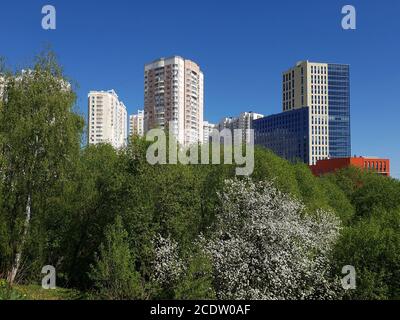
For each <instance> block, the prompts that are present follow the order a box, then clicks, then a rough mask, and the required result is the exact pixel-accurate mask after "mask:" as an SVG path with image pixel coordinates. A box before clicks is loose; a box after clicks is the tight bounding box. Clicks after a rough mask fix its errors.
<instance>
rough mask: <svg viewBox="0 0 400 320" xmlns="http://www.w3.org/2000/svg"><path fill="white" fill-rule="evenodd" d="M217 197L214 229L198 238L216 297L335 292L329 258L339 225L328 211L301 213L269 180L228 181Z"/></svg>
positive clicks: (312, 296)
mask: <svg viewBox="0 0 400 320" xmlns="http://www.w3.org/2000/svg"><path fill="white" fill-rule="evenodd" d="M220 199H221V203H222V206H221V210H220V212H219V215H218V217H217V223H216V226H215V227H216V229H215V232H214V234H213V236H212V237H211V239H205V238H203V239H201V241H200V242H201V243H202V245H203V246H204V250H205V251H206V252H207V253H208V254H209V255H210V256H211V260H212V263H213V269H214V286H215V290H216V294H217V297H218V298H219V299H238V300H239V299H266V300H267V299H268V300H269V299H278V300H281V299H334V298H337V297H338V292H339V291H340V290H339V287H338V281H336V280H334V279H332V278H331V276H330V262H329V257H330V253H331V250H332V247H333V245H334V243H335V241H336V239H337V237H338V235H339V230H340V222H339V220H338V219H337V218H336V217H335V216H334V215H333V214H331V213H330V212H326V211H322V210H319V211H318V212H316V213H315V214H314V215H307V214H305V212H304V211H305V210H304V209H305V208H304V206H303V204H302V203H301V202H299V201H297V200H295V199H291V198H290V197H289V196H287V195H285V194H283V193H281V192H279V191H278V190H277V189H276V188H275V187H274V186H273V184H272V183H270V182H260V183H257V184H256V183H253V182H252V181H251V180H228V181H226V183H225V189H224V191H223V192H222V193H221V194H220Z"/></svg>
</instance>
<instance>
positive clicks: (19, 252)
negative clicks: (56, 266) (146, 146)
mask: <svg viewBox="0 0 400 320" xmlns="http://www.w3.org/2000/svg"><path fill="white" fill-rule="evenodd" d="M4 83H5V86H4V92H3V96H2V102H3V103H2V104H3V105H2V107H1V109H0V136H1V149H0V151H1V158H2V161H1V172H0V174H1V182H2V193H3V203H2V206H1V213H0V214H2V215H3V217H5V220H6V223H7V230H8V232H9V243H10V255H9V256H8V257H6V258H7V261H6V266H7V269H8V270H7V273H8V277H7V278H8V281H9V282H10V283H11V284H12V283H13V282H14V281H15V279H16V277H17V275H18V272H19V270H20V266H21V263H22V260H23V254H24V248H25V247H26V245H27V241H28V239H29V237H30V235H31V232H32V230H31V226H32V220H34V219H40V215H41V213H43V211H44V210H45V207H44V206H43V204H44V203H45V202H46V197H47V196H49V195H50V194H51V193H53V192H54V190H56V188H55V185H56V184H59V183H62V181H63V179H64V178H65V175H66V171H67V168H68V167H69V166H71V164H72V162H73V161H74V159H75V155H77V154H78V152H79V147H80V134H81V131H82V127H83V122H82V119H81V118H80V117H79V116H77V115H76V114H74V113H73V107H74V105H75V99H76V96H75V94H74V92H73V91H72V89H71V86H70V84H69V82H68V81H67V80H66V78H65V77H64V76H63V73H62V70H61V68H60V67H59V65H58V64H57V62H56V59H55V57H54V55H53V54H52V53H46V54H43V55H41V56H39V57H38V58H37V59H36V62H35V64H34V67H33V68H30V69H28V70H21V71H18V72H15V73H12V74H8V75H7V76H6V77H5V81H4Z"/></svg>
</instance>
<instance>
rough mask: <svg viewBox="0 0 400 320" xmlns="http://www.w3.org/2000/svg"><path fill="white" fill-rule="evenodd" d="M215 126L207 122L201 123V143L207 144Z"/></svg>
mask: <svg viewBox="0 0 400 320" xmlns="http://www.w3.org/2000/svg"><path fill="white" fill-rule="evenodd" d="M216 128H217V126H216V125H215V124H212V123H209V122H208V121H203V143H209V142H210V137H211V134H212V131H213V130H214V129H216Z"/></svg>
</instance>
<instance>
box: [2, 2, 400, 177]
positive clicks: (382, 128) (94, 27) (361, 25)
mask: <svg viewBox="0 0 400 320" xmlns="http://www.w3.org/2000/svg"><path fill="white" fill-rule="evenodd" d="M46 4H51V5H54V6H55V7H56V9H57V29H56V30H55V31H45V30H43V29H42V28H41V19H42V16H43V15H42V14H41V9H42V6H43V5H46ZM346 4H352V5H354V6H355V8H356V10H357V30H351V31H345V30H343V29H342V28H341V19H342V14H341V8H342V7H343V6H344V5H346ZM399 16H400V1H398V0H383V1H372V0H363V1H359V0H357V1H356V0H350V1H336V0H329V1H320V0H304V1H298V0H280V1H266V0H260V1H255V0H247V1H234V0H218V1H215V0H214V1H211V0H203V1H194V2H193V1H183V0H178V1H157V0H154V1H136V0H114V1H104V0H100V1H99V0H97V1H95V0H84V1H77V0H68V1H67V0H47V1H37V0H29V1H26V0H13V1H8V0H4V1H2V5H1V11H0V39H1V40H0V55H1V56H5V57H6V58H7V61H8V63H9V64H10V65H11V66H16V67H23V66H25V65H27V64H29V63H30V61H31V59H32V56H33V55H34V54H36V53H38V52H39V51H41V49H43V48H44V47H45V46H46V44H49V43H50V44H51V45H52V47H53V49H54V50H55V51H56V52H57V54H58V56H59V59H60V62H61V63H62V64H63V66H64V69H65V72H66V74H67V75H68V76H69V77H71V78H73V79H75V80H76V81H77V82H78V83H79V85H80V89H79V92H78V93H79V100H78V105H79V107H80V109H81V112H82V113H85V114H86V108H87V107H86V99H87V93H88V91H89V90H91V89H95V90H106V89H115V90H116V91H117V93H118V95H119V96H120V98H121V99H122V100H123V101H124V103H125V104H126V105H127V107H128V111H129V113H133V112H135V111H136V110H137V109H138V107H141V106H142V105H143V66H144V64H145V63H147V62H150V61H153V60H155V59H157V58H159V57H166V56H171V55H181V56H183V57H185V58H188V59H192V60H194V61H196V62H197V63H199V64H200V66H201V68H202V70H203V72H204V74H205V118H206V119H207V120H209V121H211V122H217V121H219V119H220V118H222V117H224V116H231V115H236V114H238V113H239V112H241V111H249V110H252V111H256V112H259V113H263V114H265V115H268V114H272V113H278V112H280V111H281V73H282V71H284V70H286V69H288V68H289V67H291V66H292V65H294V64H295V63H296V62H297V61H299V60H306V59H308V60H311V61H320V62H337V63H346V64H350V65H351V95H352V96H351V107H352V146H353V154H356V155H365V156H380V157H388V158H390V159H391V160H392V174H393V175H394V176H396V177H400V99H399V93H400V41H399V35H400V34H399V33H400V19H399Z"/></svg>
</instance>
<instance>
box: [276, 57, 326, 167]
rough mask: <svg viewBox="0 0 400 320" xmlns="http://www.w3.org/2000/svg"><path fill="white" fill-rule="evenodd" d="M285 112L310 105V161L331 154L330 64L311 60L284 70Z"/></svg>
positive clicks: (313, 161)
mask: <svg viewBox="0 0 400 320" xmlns="http://www.w3.org/2000/svg"><path fill="white" fill-rule="evenodd" d="M282 91H283V111H284V112H287V111H290V110H293V109H299V108H303V107H309V110H310V112H309V117H310V119H309V124H310V125H309V137H310V141H309V154H310V164H315V163H316V162H317V161H318V160H322V159H327V158H328V157H329V92H328V64H327V63H315V62H309V61H301V62H298V63H297V65H296V66H295V67H293V68H291V69H289V70H288V71H286V72H284V73H283V88H282Z"/></svg>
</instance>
